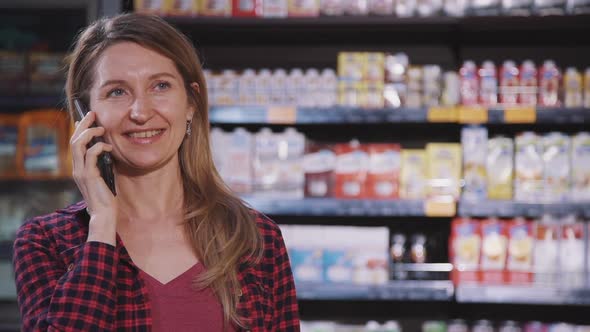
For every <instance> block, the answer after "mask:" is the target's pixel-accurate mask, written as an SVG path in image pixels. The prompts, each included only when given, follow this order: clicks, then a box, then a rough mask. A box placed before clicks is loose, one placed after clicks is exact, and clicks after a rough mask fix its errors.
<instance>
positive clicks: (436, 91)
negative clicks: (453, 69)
mask: <svg viewBox="0 0 590 332" xmlns="http://www.w3.org/2000/svg"><path fill="white" fill-rule="evenodd" d="M423 92H424V97H423V101H424V106H438V105H439V103H440V99H441V94H442V70H441V68H440V66H438V65H427V66H424V88H423Z"/></svg>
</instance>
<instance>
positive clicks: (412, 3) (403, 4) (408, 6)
mask: <svg viewBox="0 0 590 332" xmlns="http://www.w3.org/2000/svg"><path fill="white" fill-rule="evenodd" d="M417 2H418V1H417V0H398V1H396V2H395V15H396V16H397V17H412V16H414V15H415V13H416V7H417V5H418V3H417Z"/></svg>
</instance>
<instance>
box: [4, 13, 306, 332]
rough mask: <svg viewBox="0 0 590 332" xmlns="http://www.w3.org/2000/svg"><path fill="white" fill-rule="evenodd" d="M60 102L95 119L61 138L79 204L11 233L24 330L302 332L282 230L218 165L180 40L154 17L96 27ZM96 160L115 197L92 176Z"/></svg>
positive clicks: (201, 89) (80, 46)
mask: <svg viewBox="0 0 590 332" xmlns="http://www.w3.org/2000/svg"><path fill="white" fill-rule="evenodd" d="M66 94H67V98H68V105H69V109H70V111H71V110H72V109H73V101H74V100H75V99H79V100H80V101H82V103H84V104H85V105H88V106H89V108H90V110H91V111H90V112H88V113H87V115H86V116H85V117H84V118H83V119H82V120H81V121H80V122H79V123H77V124H76V129H75V131H74V133H73V135H72V138H71V140H70V143H71V146H72V159H73V176H74V180H75V181H76V184H77V185H78V188H79V189H80V192H81V193H82V195H83V197H84V201H82V202H79V203H77V204H74V205H72V206H69V207H67V208H65V209H62V210H58V211H56V212H55V213H52V214H50V215H46V216H39V217H36V218H33V219H31V220H28V221H27V222H26V223H25V224H24V225H23V226H22V227H21V228H20V230H19V232H18V235H17V239H16V241H15V243H14V267H15V277H16V284H17V291H18V302H19V308H20V311H21V315H22V321H23V329H24V330H25V331H114V330H118V331H149V330H153V331H236V330H244V329H249V330H253V331H278V330H280V331H298V330H299V319H298V308H297V302H296V296H295V287H294V284H293V277H292V274H291V268H290V264H289V258H288V256H287V252H286V249H285V245H284V242H283V239H282V236H281V232H280V229H279V228H278V226H277V225H276V224H275V223H274V222H273V221H271V220H270V219H268V218H267V217H266V216H264V215H261V214H260V213H258V212H256V211H254V210H252V209H250V208H249V207H247V206H246V205H245V204H244V203H243V202H242V201H241V200H240V199H239V198H237V197H236V196H234V194H233V193H232V192H231V191H230V190H229V189H228V188H227V187H226V186H225V184H223V182H222V180H221V179H220V177H219V175H218V173H217V171H216V169H215V167H214V165H213V162H212V157H211V151H210V149H209V121H208V106H207V86H206V82H205V80H204V76H203V72H202V69H201V65H200V62H199V59H198V56H197V54H196V52H195V50H194V47H193V46H192V44H191V43H190V42H189V41H188V39H187V38H186V37H185V36H183V35H182V34H181V33H179V32H178V31H177V30H175V29H174V28H173V27H171V26H170V25H169V24H167V23H166V22H165V21H163V20H162V19H160V18H158V17H155V16H146V15H140V14H125V15H120V16H116V17H113V18H108V19H103V20H100V21H97V22H95V23H94V24H92V25H90V26H89V27H88V28H86V29H85V30H84V31H83V32H82V33H81V34H80V35H79V37H78V39H77V41H76V44H75V47H74V48H73V51H72V53H71V55H70V57H69V70H68V78H67V83H66ZM93 124H96V125H97V126H96V127H93V126H92V125H93ZM98 136H103V137H104V142H101V143H97V144H95V145H92V146H91V147H89V146H88V144H89V143H90V141H91V139H92V138H93V137H98ZM103 152H110V153H111V155H112V157H113V166H114V168H113V171H114V173H115V176H116V180H117V181H116V192H117V195H116V196H114V195H113V194H112V193H111V191H110V190H109V188H108V187H107V186H106V184H105V183H104V181H103V180H102V178H101V177H100V172H99V170H98V168H97V167H96V162H97V158H98V156H99V155H100V154H101V153H103Z"/></svg>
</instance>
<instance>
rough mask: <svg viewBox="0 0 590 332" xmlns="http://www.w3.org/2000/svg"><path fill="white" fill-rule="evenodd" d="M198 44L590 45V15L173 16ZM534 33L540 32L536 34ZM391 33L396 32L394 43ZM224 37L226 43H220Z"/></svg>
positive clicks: (170, 19) (172, 20) (177, 24)
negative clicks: (587, 35)
mask: <svg viewBox="0 0 590 332" xmlns="http://www.w3.org/2000/svg"><path fill="white" fill-rule="evenodd" d="M166 19H167V20H168V21H169V22H171V23H173V24H174V25H176V26H178V27H179V28H180V29H181V30H183V31H185V32H187V33H188V34H190V35H191V36H192V37H194V38H195V40H196V41H197V44H207V45H210V44H220V43H225V44H227V43H228V42H231V43H239V44H267V43H279V44H290V43H300V44H325V43H332V44H336V43H342V42H345V43H347V44H351V43H355V44H358V43H360V44H371V43H376V42H379V43H383V42H389V43H398V44H400V43H410V44H419V43H452V44H455V45H463V44H469V45H485V44H489V43H490V42H493V43H501V44H516V45H518V44H523V43H524V44H530V45H532V44H580V43H582V44H588V42H587V41H584V40H581V39H580V38H579V35H576V33H587V32H588V31H590V15H575V16H544V17H539V16H530V17H509V16H497V17H465V18H452V17H425V18H421V17H412V18H398V17H379V16H340V17H317V18H285V19H280V18H214V17H195V18H189V17H168V18H166ZM531 32H535V33H534V34H531ZM391 33H396V34H395V38H393V39H392V38H391ZM220 37H223V38H220Z"/></svg>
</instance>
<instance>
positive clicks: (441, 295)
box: [297, 280, 453, 301]
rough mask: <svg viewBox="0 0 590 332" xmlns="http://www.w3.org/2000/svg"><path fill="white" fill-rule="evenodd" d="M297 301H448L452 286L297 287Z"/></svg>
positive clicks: (406, 283)
mask: <svg viewBox="0 0 590 332" xmlns="http://www.w3.org/2000/svg"><path fill="white" fill-rule="evenodd" d="M297 298H298V299H299V300H342V301H353V300H372V301H375V300H383V301H388V300H389V301H451V300H452V298H453V284H452V283H451V282H450V281H446V280H434V281H430V280H428V281H426V280H422V281H389V282H388V283H387V284H384V285H357V284H352V283H341V284H338V283H335V284H329V283H307V282H306V283H304V282H300V283H298V284H297Z"/></svg>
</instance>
